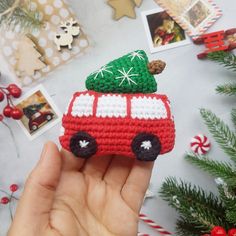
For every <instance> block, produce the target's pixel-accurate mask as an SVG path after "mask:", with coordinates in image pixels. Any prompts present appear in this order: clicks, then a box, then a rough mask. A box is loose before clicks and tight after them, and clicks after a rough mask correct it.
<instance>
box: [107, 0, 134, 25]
mask: <svg viewBox="0 0 236 236" xmlns="http://www.w3.org/2000/svg"><path fill="white" fill-rule="evenodd" d="M108 4H109V5H110V6H111V7H112V8H114V10H115V16H114V18H115V20H119V19H120V18H122V17H123V16H128V17H130V18H135V17H136V13H135V10H134V8H135V5H136V4H135V3H134V1H133V0H110V1H108Z"/></svg>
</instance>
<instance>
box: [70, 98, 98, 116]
mask: <svg viewBox="0 0 236 236" xmlns="http://www.w3.org/2000/svg"><path fill="white" fill-rule="evenodd" d="M94 99H95V97H94V96H93V95H89V94H81V95H80V96H78V97H77V98H76V99H75V101H74V104H73V107H72V111H71V115H72V116H74V117H82V116H87V117H88V116H92V115H93V102H94Z"/></svg>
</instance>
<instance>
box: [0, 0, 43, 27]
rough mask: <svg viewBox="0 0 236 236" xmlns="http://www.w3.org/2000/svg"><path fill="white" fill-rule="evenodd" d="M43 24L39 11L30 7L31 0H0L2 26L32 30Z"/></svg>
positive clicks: (0, 22)
mask: <svg viewBox="0 0 236 236" xmlns="http://www.w3.org/2000/svg"><path fill="white" fill-rule="evenodd" d="M42 25H43V22H42V20H41V19H40V14H39V12H38V11H37V10H33V9H32V8H31V7H30V1H28V0H27V1H23V2H22V1H18V0H1V1H0V26H5V27H7V28H9V29H11V30H15V29H16V28H17V27H20V30H21V31H32V30H34V29H38V28H40V27H41V26H42Z"/></svg>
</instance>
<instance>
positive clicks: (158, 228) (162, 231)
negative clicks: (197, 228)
mask: <svg viewBox="0 0 236 236" xmlns="http://www.w3.org/2000/svg"><path fill="white" fill-rule="evenodd" d="M139 219H140V220H142V221H143V222H145V223H146V224H147V225H149V226H150V227H151V228H153V229H155V230H156V231H157V232H158V233H160V234H162V235H172V234H171V233H170V232H168V231H166V230H165V229H164V228H163V227H161V226H160V225H158V224H156V223H155V222H154V221H153V220H151V219H149V218H148V217H147V216H146V215H145V214H142V213H141V214H139Z"/></svg>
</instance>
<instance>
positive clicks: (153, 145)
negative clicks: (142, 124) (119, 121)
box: [131, 133, 161, 161]
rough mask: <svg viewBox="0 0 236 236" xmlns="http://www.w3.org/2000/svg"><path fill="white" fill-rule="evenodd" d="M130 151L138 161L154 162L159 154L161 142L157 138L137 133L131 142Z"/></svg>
mask: <svg viewBox="0 0 236 236" xmlns="http://www.w3.org/2000/svg"><path fill="white" fill-rule="evenodd" d="M131 147H132V151H133V152H134V154H135V156H136V158H137V159H138V160H140V161H155V160H156V159H157V157H158V155H159V154H160V152H161V142H160V140H159V138H158V137H157V136H155V135H154V134H149V133H139V134H138V135H137V136H136V137H135V138H134V139H133V141H132V144H131Z"/></svg>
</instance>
